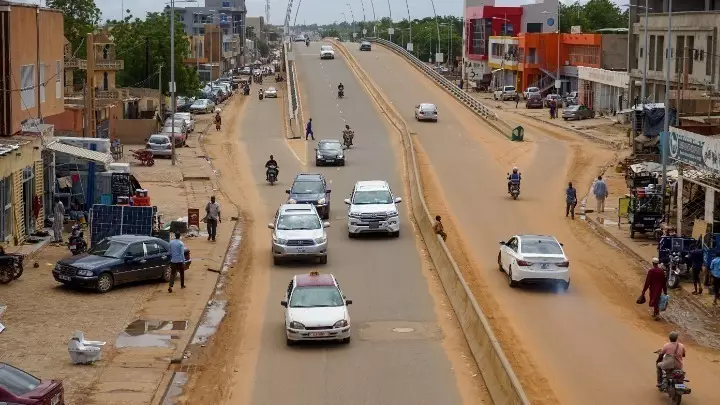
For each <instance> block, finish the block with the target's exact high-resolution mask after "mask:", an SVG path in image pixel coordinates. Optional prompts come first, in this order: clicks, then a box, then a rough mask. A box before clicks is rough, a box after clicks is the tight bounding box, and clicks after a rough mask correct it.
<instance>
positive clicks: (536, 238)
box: [498, 235, 570, 290]
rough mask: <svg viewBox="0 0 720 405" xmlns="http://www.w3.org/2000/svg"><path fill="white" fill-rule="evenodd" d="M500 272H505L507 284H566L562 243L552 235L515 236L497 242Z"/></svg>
mask: <svg viewBox="0 0 720 405" xmlns="http://www.w3.org/2000/svg"><path fill="white" fill-rule="evenodd" d="M498 266H499V268H500V271H502V272H505V273H507V277H508V284H510V287H516V286H517V285H518V284H519V283H541V282H545V283H556V284H560V285H561V286H562V288H563V289H565V290H567V289H568V287H570V262H569V261H568V258H567V256H565V251H564V250H563V247H562V244H561V243H560V242H558V241H557V239H555V238H554V237H552V236H544V235H516V236H513V237H512V238H510V239H509V240H508V241H507V242H500V253H498Z"/></svg>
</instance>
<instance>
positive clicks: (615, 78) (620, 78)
mask: <svg viewBox="0 0 720 405" xmlns="http://www.w3.org/2000/svg"><path fill="white" fill-rule="evenodd" d="M578 77H579V78H580V80H587V81H590V82H595V83H602V84H606V85H608V86H613V87H620V88H623V89H626V88H628V84H629V83H630V75H628V73H627V72H616V71H613V70H605V69H598V68H591V67H587V66H578Z"/></svg>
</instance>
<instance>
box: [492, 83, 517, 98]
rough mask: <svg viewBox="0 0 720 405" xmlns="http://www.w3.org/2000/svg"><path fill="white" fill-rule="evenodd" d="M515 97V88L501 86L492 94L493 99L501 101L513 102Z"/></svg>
mask: <svg viewBox="0 0 720 405" xmlns="http://www.w3.org/2000/svg"><path fill="white" fill-rule="evenodd" d="M516 96H517V92H516V90H515V86H502V87H501V88H499V89H497V90H495V92H494V93H493V99H495V100H502V101H505V100H514V99H515V97H516Z"/></svg>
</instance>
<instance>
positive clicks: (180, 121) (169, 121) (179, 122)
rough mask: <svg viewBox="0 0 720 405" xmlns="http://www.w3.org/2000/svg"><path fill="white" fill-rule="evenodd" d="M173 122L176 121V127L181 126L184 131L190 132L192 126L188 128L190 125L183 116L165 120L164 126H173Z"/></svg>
mask: <svg viewBox="0 0 720 405" xmlns="http://www.w3.org/2000/svg"><path fill="white" fill-rule="evenodd" d="M173 123H175V127H176V128H177V127H180V129H182V131H183V133H185V134H187V133H188V132H190V128H188V125H187V124H186V123H185V120H184V119H182V118H172V117H170V118H167V119H166V120H165V123H164V124H163V127H165V128H169V127H172V125H173Z"/></svg>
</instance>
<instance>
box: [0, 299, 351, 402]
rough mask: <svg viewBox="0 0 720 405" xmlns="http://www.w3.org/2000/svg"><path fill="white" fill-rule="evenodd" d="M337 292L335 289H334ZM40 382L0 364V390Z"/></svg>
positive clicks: (15, 391)
mask: <svg viewBox="0 0 720 405" xmlns="http://www.w3.org/2000/svg"><path fill="white" fill-rule="evenodd" d="M336 290H337V289H336ZM40 383H41V381H40V380H38V379H37V378H35V377H33V376H32V375H30V374H28V373H26V372H24V371H22V370H20V369H17V368H15V367H13V366H11V365H9V364H3V363H0V388H2V389H3V390H5V391H7V392H9V393H10V395H14V396H16V397H21V396H24V395H26V394H27V393H29V392H31V391H33V390H35V388H37V387H38V385H40Z"/></svg>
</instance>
